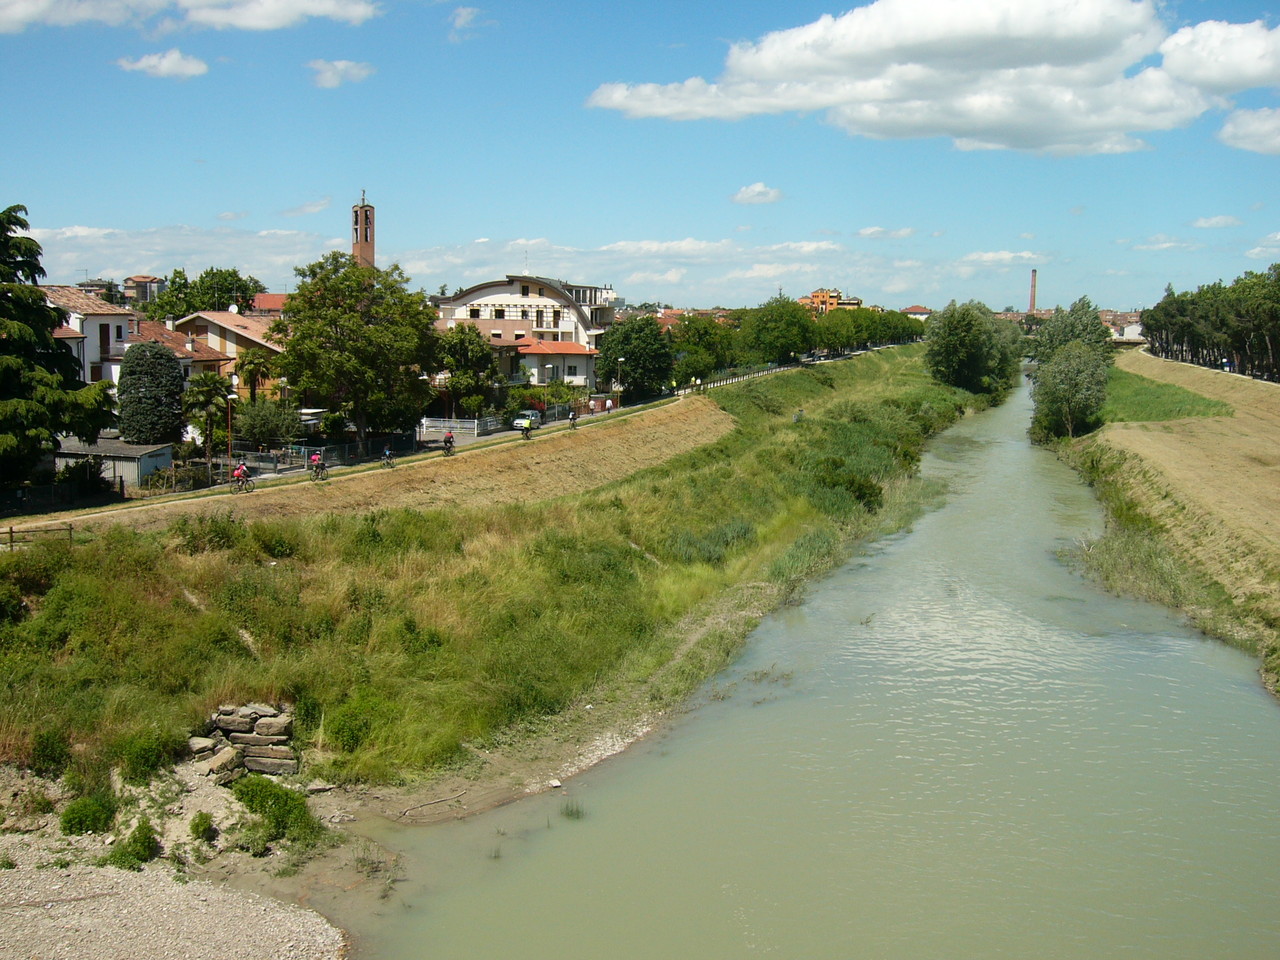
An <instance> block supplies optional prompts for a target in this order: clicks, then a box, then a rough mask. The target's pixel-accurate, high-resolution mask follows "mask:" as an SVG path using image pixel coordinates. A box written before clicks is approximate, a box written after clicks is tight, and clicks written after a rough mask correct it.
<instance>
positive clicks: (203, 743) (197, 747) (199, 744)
mask: <svg viewBox="0 0 1280 960" xmlns="http://www.w3.org/2000/svg"><path fill="white" fill-rule="evenodd" d="M213 747H214V741H213V740H212V739H210V738H209V737H188V738H187V749H188V750H190V751H191V752H192V753H212V752H213Z"/></svg>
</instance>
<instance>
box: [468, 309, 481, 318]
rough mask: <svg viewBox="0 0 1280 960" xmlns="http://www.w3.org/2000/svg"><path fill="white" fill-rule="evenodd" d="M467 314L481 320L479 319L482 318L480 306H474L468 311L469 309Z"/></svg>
mask: <svg viewBox="0 0 1280 960" xmlns="http://www.w3.org/2000/svg"><path fill="white" fill-rule="evenodd" d="M467 316H469V317H470V318H471V319H472V320H479V319H480V308H479V307H472V308H471V309H470V310H468V311H467Z"/></svg>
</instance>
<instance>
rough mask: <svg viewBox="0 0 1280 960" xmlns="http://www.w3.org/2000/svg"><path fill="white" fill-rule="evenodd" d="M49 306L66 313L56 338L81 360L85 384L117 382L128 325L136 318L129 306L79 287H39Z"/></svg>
mask: <svg viewBox="0 0 1280 960" xmlns="http://www.w3.org/2000/svg"><path fill="white" fill-rule="evenodd" d="M40 289H41V290H42V291H44V296H45V300H46V301H48V302H49V304H50V305H52V306H55V307H59V308H61V309H62V310H64V311H66V314H67V317H66V319H65V320H64V321H63V327H64V329H63V330H62V331H55V336H57V337H58V338H59V339H61V340H63V341H64V342H66V343H67V344H68V346H71V345H72V344H73V343H78V347H79V349H78V350H76V349H75V347H73V350H75V352H76V353H77V356H78V357H79V360H80V370H81V374H80V379H81V380H83V381H85V383H97V382H98V381H99V380H111V381H113V382H114V381H117V380H119V372H120V361H121V360H123V359H124V352H125V350H126V349H127V348H128V346H129V333H130V326H131V324H132V323H134V322H135V320H136V317H135V315H134V313H133V311H132V310H130V309H129V308H128V307H121V306H117V305H116V304H114V303H107V302H106V301H105V300H102V299H100V298H99V297H96V296H94V295H93V294H92V293H86V292H85V291H84V290H82V289H80V288H79V287H78V286H75V287H71V286H48V287H41V288H40Z"/></svg>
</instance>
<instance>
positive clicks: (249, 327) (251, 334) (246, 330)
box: [178, 310, 280, 353]
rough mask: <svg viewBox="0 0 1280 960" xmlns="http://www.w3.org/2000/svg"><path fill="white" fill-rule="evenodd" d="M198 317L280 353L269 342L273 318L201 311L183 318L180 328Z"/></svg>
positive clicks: (222, 311) (179, 324) (227, 311)
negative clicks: (268, 335)
mask: <svg viewBox="0 0 1280 960" xmlns="http://www.w3.org/2000/svg"><path fill="white" fill-rule="evenodd" d="M196 317H203V318H204V319H205V320H207V321H209V322H210V323H216V324H217V325H218V326H220V327H222V328H223V329H224V330H234V331H236V332H237V333H240V334H243V335H244V336H246V337H248V338H249V339H250V340H252V341H253V342H254V343H257V344H260V345H261V346H264V347H266V348H267V349H268V350H270V351H271V352H272V353H279V352H280V347H279V346H278V345H276V344H274V343H271V342H270V341H269V340H267V330H268V329H270V327H271V321H272V318H271V317H252V316H248V315H246V314H243V313H232V312H231V311H229V310H201V311H200V312H199V313H193V314H191V315H189V316H186V317H183V318H182V319H181V320H179V321H178V326H182V325H183V324H186V323H189V322H190V321H192V320H194V319H195V318H196ZM184 335H185V334H184Z"/></svg>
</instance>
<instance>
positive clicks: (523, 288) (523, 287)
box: [520, 283, 529, 297]
mask: <svg viewBox="0 0 1280 960" xmlns="http://www.w3.org/2000/svg"><path fill="white" fill-rule="evenodd" d="M528 295H529V285H528V284H527V283H522V284H520V296H522V297H527V296H528Z"/></svg>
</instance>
